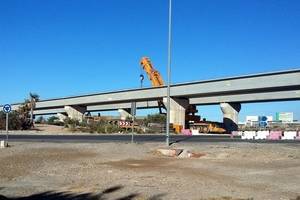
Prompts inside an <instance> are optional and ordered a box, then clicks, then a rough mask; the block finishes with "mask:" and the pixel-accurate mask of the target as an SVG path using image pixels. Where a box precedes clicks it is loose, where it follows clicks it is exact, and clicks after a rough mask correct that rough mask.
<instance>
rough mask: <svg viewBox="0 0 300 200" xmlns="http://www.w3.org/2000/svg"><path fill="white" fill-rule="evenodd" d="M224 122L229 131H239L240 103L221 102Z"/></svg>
mask: <svg viewBox="0 0 300 200" xmlns="http://www.w3.org/2000/svg"><path fill="white" fill-rule="evenodd" d="M220 107H221V110H222V112H223V123H224V126H225V129H226V130H227V131H237V130H238V122H239V112H240V110H241V104H240V103H221V104H220Z"/></svg>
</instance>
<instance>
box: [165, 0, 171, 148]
mask: <svg viewBox="0 0 300 200" xmlns="http://www.w3.org/2000/svg"><path fill="white" fill-rule="evenodd" d="M171 42H172V0H169V35H168V69H167V71H168V82H167V121H166V145H167V146H170V82H171Z"/></svg>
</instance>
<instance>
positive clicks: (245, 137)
mask: <svg viewBox="0 0 300 200" xmlns="http://www.w3.org/2000/svg"><path fill="white" fill-rule="evenodd" d="M255 136H256V132H255V131H244V133H243V134H242V140H253V139H254V137H255Z"/></svg>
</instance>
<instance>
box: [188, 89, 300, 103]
mask: <svg viewBox="0 0 300 200" xmlns="http://www.w3.org/2000/svg"><path fill="white" fill-rule="evenodd" d="M290 100H300V90H290V91H280V92H257V93H248V94H228V95H215V96H203V97H197V98H190V103H191V104H194V105H209V104H219V103H221V102H233V103H235V102H236V103H256V102H269V101H290Z"/></svg>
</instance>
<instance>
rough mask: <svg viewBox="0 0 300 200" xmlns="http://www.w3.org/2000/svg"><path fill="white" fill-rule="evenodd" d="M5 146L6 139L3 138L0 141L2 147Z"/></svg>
mask: <svg viewBox="0 0 300 200" xmlns="http://www.w3.org/2000/svg"><path fill="white" fill-rule="evenodd" d="M4 147H5V141H4V140H1V141H0V148H4Z"/></svg>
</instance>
